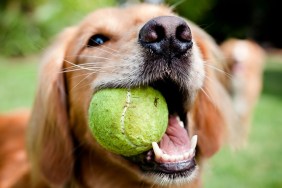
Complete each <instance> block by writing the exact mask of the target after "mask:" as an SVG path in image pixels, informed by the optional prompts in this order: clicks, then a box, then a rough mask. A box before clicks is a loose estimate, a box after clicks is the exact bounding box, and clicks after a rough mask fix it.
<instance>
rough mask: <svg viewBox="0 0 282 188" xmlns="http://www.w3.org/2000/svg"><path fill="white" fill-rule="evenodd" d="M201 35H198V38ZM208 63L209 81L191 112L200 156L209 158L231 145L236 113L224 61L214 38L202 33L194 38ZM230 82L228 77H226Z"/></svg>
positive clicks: (206, 64) (199, 94) (207, 77)
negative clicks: (223, 147) (228, 90)
mask: <svg viewBox="0 0 282 188" xmlns="http://www.w3.org/2000/svg"><path fill="white" fill-rule="evenodd" d="M197 34H198V35H197ZM194 37H195V38H196V41H197V45H198V47H199V49H200V52H201V54H202V57H203V59H204V61H205V73H206V78H205V82H204V86H203V88H202V89H201V90H200V91H199V93H198V96H197V98H196V101H195V106H194V108H193V111H192V115H193V119H194V121H195V122H194V124H195V126H196V127H195V130H196V134H198V139H199V140H198V147H199V152H200V153H201V156H203V157H210V156H212V155H213V154H214V153H215V152H217V151H218V150H219V149H220V147H221V146H222V145H223V144H224V143H228V144H229V143H230V140H231V137H233V135H231V134H230V133H232V132H234V131H232V130H231V129H234V128H235V127H234V123H235V122H236V120H235V119H236V118H234V111H233V107H232V102H231V99H230V96H229V94H228V92H227V90H226V88H225V85H224V84H223V80H224V79H223V77H224V76H226V75H225V74H224V73H223V72H224V71H223V68H224V66H225V65H224V59H223V56H222V53H221V51H220V50H219V48H218V46H217V45H216V44H215V42H214V41H213V39H211V38H210V37H208V36H206V35H205V34H203V33H199V32H198V33H196V34H195V35H194ZM225 79H229V78H225Z"/></svg>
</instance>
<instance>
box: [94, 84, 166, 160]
mask: <svg viewBox="0 0 282 188" xmlns="http://www.w3.org/2000/svg"><path fill="white" fill-rule="evenodd" d="M167 125H168V109H167V104H166V101H165V99H164V97H163V96H162V95H161V93H160V92H159V91H157V90H155V89H153V88H151V87H146V88H132V89H125V88H116V89H103V90H99V91H98V92H97V93H95V94H94V96H93V97H92V100H91V102H90V107H89V127H90V130H91V132H92V134H93V136H94V137H95V138H96V140H97V142H98V143H99V144H100V145H101V146H103V147H104V148H106V149H108V150H110V151H111V152H113V153H116V154H120V155H123V156H133V155H137V154H140V153H142V152H144V151H147V150H149V149H151V148H152V142H159V141H160V140H161V138H162V136H163V134H164V133H165V131H166V128H167Z"/></svg>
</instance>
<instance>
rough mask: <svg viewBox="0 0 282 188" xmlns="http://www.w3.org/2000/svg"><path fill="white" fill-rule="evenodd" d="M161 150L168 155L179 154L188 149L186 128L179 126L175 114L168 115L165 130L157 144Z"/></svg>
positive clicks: (188, 142) (188, 140) (188, 141)
mask: <svg viewBox="0 0 282 188" xmlns="http://www.w3.org/2000/svg"><path fill="white" fill-rule="evenodd" d="M159 146H160V148H161V150H162V151H163V152H164V153H166V154H169V155H181V154H183V153H185V152H187V151H189V149H190V147H191V146H190V139H189V136H188V133H187V130H186V129H185V128H183V127H181V125H180V123H179V121H178V120H177V116H173V115H170V116H169V121H168V127H167V130H166V132H165V134H164V136H163V137H162V140H161V141H160V144H159Z"/></svg>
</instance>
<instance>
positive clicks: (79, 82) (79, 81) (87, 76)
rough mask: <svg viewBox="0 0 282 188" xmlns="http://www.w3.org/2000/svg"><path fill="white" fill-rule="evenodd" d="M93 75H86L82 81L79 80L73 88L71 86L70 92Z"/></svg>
mask: <svg viewBox="0 0 282 188" xmlns="http://www.w3.org/2000/svg"><path fill="white" fill-rule="evenodd" d="M93 74H94V72H91V73H88V75H87V76H85V77H84V78H83V79H82V80H80V81H79V82H78V83H77V84H76V85H75V86H73V88H71V90H74V89H75V88H76V87H78V85H79V84H81V83H82V82H83V81H84V80H86V79H87V78H88V77H89V76H91V75H93ZM86 86H88V84H86ZM84 87H85V86H84Z"/></svg>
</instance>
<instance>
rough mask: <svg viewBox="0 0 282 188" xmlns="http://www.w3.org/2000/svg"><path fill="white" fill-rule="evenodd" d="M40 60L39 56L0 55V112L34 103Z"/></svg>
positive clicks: (27, 106) (26, 106)
mask: <svg viewBox="0 0 282 188" xmlns="http://www.w3.org/2000/svg"><path fill="white" fill-rule="evenodd" d="M38 62H39V60H38V58H37V57H29V58H20V59H15V58H9V59H7V58H1V57H0V112H4V111H10V110H13V109H15V108H29V107H30V106H31V105H32V103H33V99H34V95H35V86H36V77H37V67H38V66H37V63H38Z"/></svg>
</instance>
